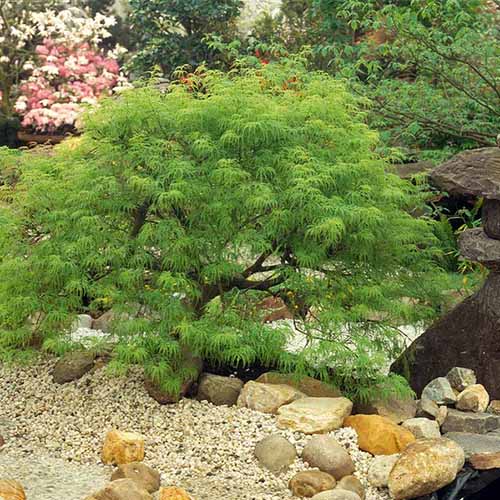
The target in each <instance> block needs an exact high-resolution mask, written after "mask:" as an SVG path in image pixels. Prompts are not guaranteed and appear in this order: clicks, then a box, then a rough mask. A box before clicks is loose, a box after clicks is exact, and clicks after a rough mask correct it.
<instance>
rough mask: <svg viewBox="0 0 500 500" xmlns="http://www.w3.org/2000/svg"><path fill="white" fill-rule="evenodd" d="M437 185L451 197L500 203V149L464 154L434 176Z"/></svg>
mask: <svg viewBox="0 0 500 500" xmlns="http://www.w3.org/2000/svg"><path fill="white" fill-rule="evenodd" d="M431 178H432V180H433V181H434V183H435V184H437V185H438V186H439V187H440V188H441V189H443V190H444V191H447V192H448V193H450V194H455V195H456V194H458V195H470V196H484V197H485V198H490V199H493V200H499V199H500V149H499V148H496V147H492V148H481V149H472V150H469V151H463V152H462V153H459V154H458V155H456V156H454V157H453V158H450V159H449V160H448V161H446V162H445V163H443V164H442V165H439V166H438V167H437V168H435V169H434V170H433V171H432V173H431Z"/></svg>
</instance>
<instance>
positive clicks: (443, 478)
mask: <svg viewBox="0 0 500 500" xmlns="http://www.w3.org/2000/svg"><path fill="white" fill-rule="evenodd" d="M464 462H465V455H464V451H463V449H462V448H461V447H460V446H459V445H458V444H457V443H455V442H454V441H452V440H450V439H445V438H439V439H421V440H418V441H416V442H415V443H412V444H411V445H410V446H408V448H407V449H406V450H405V451H404V452H403V453H402V454H401V457H400V458H399V459H398V461H397V462H396V463H395V465H394V467H393V469H392V470H391V473H390V474H389V491H390V493H391V495H392V497H393V498H394V499H395V500H402V499H405V498H416V497H419V496H423V495H427V494H429V493H433V492H434V491H437V490H439V489H440V488H442V487H443V486H446V485H447V484H450V483H451V482H452V481H453V480H454V479H455V477H456V476H457V473H458V472H459V471H460V470H461V469H462V467H463V466H464Z"/></svg>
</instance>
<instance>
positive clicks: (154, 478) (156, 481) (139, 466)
mask: <svg viewBox="0 0 500 500" xmlns="http://www.w3.org/2000/svg"><path fill="white" fill-rule="evenodd" d="M117 479H131V480H132V481H134V482H135V483H137V484H138V485H139V486H141V488H144V489H145V490H147V491H148V492H149V493H153V492H155V491H158V490H159V489H160V474H159V473H158V472H157V471H155V470H154V469H152V468H151V467H149V466H147V465H146V464H143V463H141V462H132V463H130V464H122V465H119V466H118V468H117V469H116V470H115V471H114V472H113V474H112V475H111V481H116V480H117Z"/></svg>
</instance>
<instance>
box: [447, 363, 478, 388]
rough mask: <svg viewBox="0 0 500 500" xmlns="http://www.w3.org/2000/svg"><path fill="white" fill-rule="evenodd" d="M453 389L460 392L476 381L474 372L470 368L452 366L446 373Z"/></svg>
mask: <svg viewBox="0 0 500 500" xmlns="http://www.w3.org/2000/svg"><path fill="white" fill-rule="evenodd" d="M446 378H447V379H448V381H449V382H450V385H451V387H453V389H455V390H457V391H459V392H462V391H463V390H464V389H465V388H466V387H467V386H469V385H473V384H475V383H476V374H475V373H474V370H471V369H470V368H461V367H459V366H454V367H453V368H452V369H451V370H450V371H449V372H448V374H447V375H446Z"/></svg>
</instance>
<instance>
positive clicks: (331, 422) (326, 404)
mask: <svg viewBox="0 0 500 500" xmlns="http://www.w3.org/2000/svg"><path fill="white" fill-rule="evenodd" d="M351 411H352V402H351V401H350V400H349V399H347V398H344V397H340V398H311V397H306V398H302V399H299V400H297V401H294V402H293V403H291V404H288V405H285V406H282V407H281V408H280V409H279V410H278V420H277V424H278V427H279V428H280V429H291V430H293V431H294V432H303V433H304V434H315V433H324V432H330V431H333V430H336V429H338V428H340V427H341V426H342V424H343V422H344V419H345V418H346V417H347V416H348V415H350V414H351Z"/></svg>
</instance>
